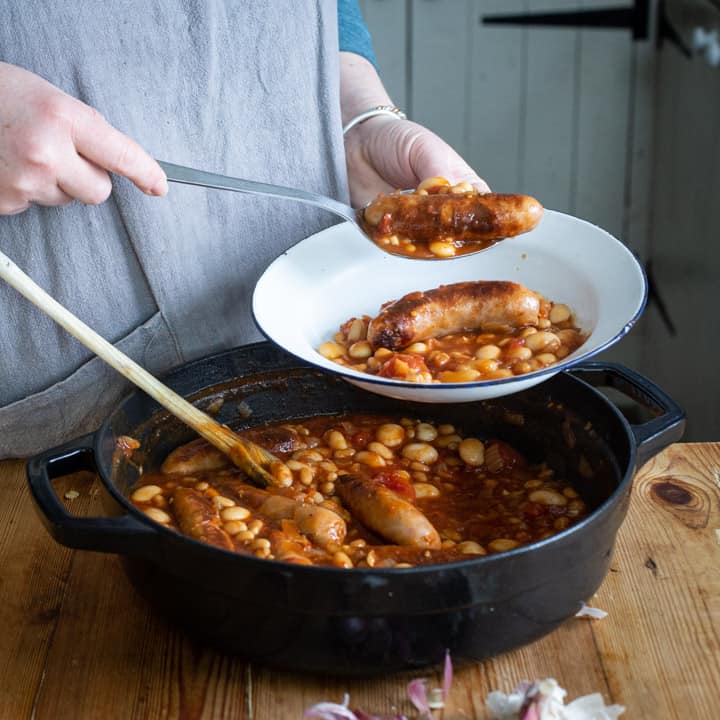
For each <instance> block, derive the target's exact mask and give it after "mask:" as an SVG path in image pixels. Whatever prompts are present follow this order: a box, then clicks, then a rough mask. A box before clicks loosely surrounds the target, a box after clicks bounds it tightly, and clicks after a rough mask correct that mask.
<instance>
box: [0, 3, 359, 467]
mask: <svg viewBox="0 0 720 720" xmlns="http://www.w3.org/2000/svg"><path fill="white" fill-rule="evenodd" d="M0 9H1V10H0V15H1V16H2V18H3V21H2V23H0V60H3V61H5V62H8V63H11V64H15V65H18V66H21V67H23V68H25V69H27V70H30V71H32V72H35V73H37V74H39V75H41V76H42V77H44V78H45V79H46V80H48V81H49V82H51V83H53V84H54V85H56V86H57V87H59V88H61V89H62V90H64V91H65V92H67V93H69V94H71V95H73V96H75V97H78V98H80V99H81V100H83V101H84V102H86V103H88V104H89V105H92V106H93V107H95V108H97V109H98V110H99V111H100V112H101V113H102V114H103V115H104V116H105V117H106V118H107V119H108V121H109V122H110V123H112V124H113V125H114V126H115V127H117V128H118V129H120V130H121V131H122V132H124V133H126V134H128V135H129V136H130V137H132V138H134V139H136V140H137V141H138V142H139V143H140V144H141V145H142V146H143V147H144V148H146V149H147V150H148V152H150V153H151V154H152V155H154V156H155V157H158V158H161V159H165V160H169V161H171V162H176V163H180V164H186V165H191V166H195V167H198V168H202V169H208V170H212V171H216V172H221V173H226V174H231V175H236V176H240V177H247V178H252V179H257V180H262V181H266V182H274V183H279V184H284V185H290V186H297V187H303V188H307V189H309V190H314V191H317V192H321V193H325V194H328V195H332V196H335V197H338V198H345V199H346V198H347V183H346V178H345V163H344V154H343V147H342V134H341V129H340V128H341V123H340V107H339V92H338V67H337V63H338V49H337V42H338V40H337V9H336V0H242V1H241V0H228V1H226V2H221V1H220V0H197V1H193V0H183V1H178V0H118V2H112V3H106V2H87V0H65V1H64V2H59V3H48V2H46V1H45V0H24V1H23V2H16V1H13V0H0ZM333 222H334V219H333V218H332V217H331V216H328V215H327V214H325V213H322V212H321V211H315V210H314V209H311V208H307V207H304V206H300V205H297V204H295V203H291V202H285V201H282V200H267V199H265V198H257V197H250V196H243V195H237V194H234V193H223V192H220V191H213V190H207V191H206V190H203V189H198V188H191V187H186V186H178V185H171V186H170V194H169V195H168V197H167V198H163V199H158V198H149V197H146V196H144V195H142V193H140V192H139V191H138V190H137V189H136V188H134V186H132V185H131V184H130V183H129V182H128V181H126V180H125V179H124V178H117V177H115V178H113V193H112V195H111V197H110V199H109V200H108V201H107V202H106V203H104V204H103V205H100V206H97V207H86V206H83V205H81V204H79V203H73V204H72V205H70V206H68V207H64V208H42V207H33V208H31V209H29V210H28V211H26V212H24V213H22V214H20V215H17V216H12V217H0V248H1V249H2V250H3V251H4V252H5V253H6V254H8V255H9V256H10V257H11V258H12V259H13V260H14V261H15V262H16V263H17V264H18V265H19V266H20V267H21V268H22V269H24V270H25V271H26V272H28V273H29V274H30V275H31V276H32V277H33V278H34V279H35V280H36V281H37V282H38V283H39V284H40V285H41V286H42V287H43V288H45V289H46V290H47V291H48V292H49V293H50V294H51V295H53V296H54V297H56V298H57V299H58V300H59V301H60V302H61V303H63V304H64V305H66V306H67V307H68V308H70V310H71V311H73V312H74V313H76V314H77V315H78V316H80V317H81V318H82V319H83V320H84V321H85V322H87V323H88V324H89V325H90V326H91V327H93V328H94V329H95V330H97V331H98V332H99V333H101V334H102V335H104V336H105V337H106V338H107V339H109V340H110V341H112V342H113V343H115V344H116V345H117V347H119V348H120V349H121V350H123V351H124V352H126V353H128V354H129V355H130V356H131V357H133V358H134V359H135V360H137V361H138V362H139V363H141V364H142V365H144V366H145V367H147V368H148V369H149V370H150V371H151V372H154V373H160V372H162V371H164V370H166V369H168V368H169V367H171V366H174V365H177V364H179V363H182V362H186V361H189V360H191V359H194V358H197V357H200V356H203V355H207V354H209V353H212V352H215V351H218V350H221V349H225V348H228V347H232V346H235V345H239V344H242V343H245V342H249V341H253V340H256V339H259V337H260V334H259V332H258V330H257V328H256V327H255V325H254V323H253V321H252V318H251V313H250V301H251V295H252V291H253V288H254V285H255V282H256V280H257V278H258V277H259V275H260V274H261V273H262V271H263V270H264V269H265V267H267V265H268V264H269V263H270V262H271V261H272V260H273V258H275V257H276V256H277V255H278V254H280V253H281V252H283V251H284V250H286V249H287V248H288V247H289V246H291V245H292V244H294V243H295V242H297V241H298V240H300V239H302V238H303V237H305V236H307V235H309V234H311V233H313V232H316V231H318V230H320V229H322V228H323V227H326V226H327V225H329V224H331V223H333ZM278 300H279V301H281V302H292V299H291V298H279V299H278ZM128 389H129V386H128V383H127V381H125V380H124V379H123V378H121V377H120V376H119V375H117V374H116V373H115V371H113V370H111V369H110V368H109V367H107V366H106V365H105V364H104V363H103V362H102V361H101V360H100V359H98V358H95V357H93V356H91V354H90V353H89V351H87V350H86V349H85V348H84V347H83V346H82V345H81V344H80V343H79V342H78V341H76V340H75V339H74V338H72V337H71V336H70V335H68V334H67V333H65V331H64V330H62V329H61V328H59V327H58V326H56V325H55V324H54V323H53V322H52V321H51V320H49V319H48V318H46V317H45V316H44V315H43V314H42V313H41V312H40V311H39V310H37V309H36V308H34V307H33V306H31V305H30V304H29V303H28V302H27V301H26V300H25V299H24V298H22V297H21V296H20V295H19V294H18V293H17V292H15V291H14V290H12V289H11V288H9V287H8V286H7V285H5V284H4V283H2V282H0V458H7V457H23V456H27V455H29V454H32V453H35V452H38V451H40V450H42V449H45V448H48V447H50V446H52V445H55V444H58V443H60V442H64V441H66V440H68V439H70V438H72V437H74V436H77V435H79V434H81V433H84V432H87V431H91V430H94V429H95V428H96V427H97V426H98V425H99V424H100V422H101V421H102V419H103V418H104V417H105V416H106V415H107V413H108V412H109V410H110V409H111V408H112V407H113V405H115V404H116V402H117V401H118V399H119V398H120V397H121V396H122V395H124V394H125V393H126V392H127V391H128Z"/></svg>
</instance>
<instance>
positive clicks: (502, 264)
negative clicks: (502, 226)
mask: <svg viewBox="0 0 720 720" xmlns="http://www.w3.org/2000/svg"><path fill="white" fill-rule="evenodd" d="M464 280H512V281H515V282H519V283H521V284H523V285H525V286H526V287H528V288H530V289H531V290H536V291H537V292H539V293H541V294H542V295H544V296H545V297H546V298H548V299H549V300H552V301H554V302H557V303H565V304H567V305H569V306H570V307H571V308H572V310H573V311H574V313H575V317H576V319H577V321H578V325H579V326H580V327H581V328H582V329H583V330H585V331H586V332H588V333H589V337H588V339H587V340H586V341H585V343H584V344H583V345H582V346H581V347H579V348H578V349H577V350H576V351H575V352H574V353H572V354H571V355H568V357H566V358H564V359H563V360H562V361H561V362H559V363H557V364H556V365H553V366H551V367H548V368H544V369H543V370H539V371H537V372H533V373H528V374H527V375H520V376H517V377H512V378H506V379H502V380H486V381H479V382H469V383H434V384H418V383H409V382H403V381H400V380H391V379H388V378H380V377H376V376H373V375H367V374H365V373H360V372H356V371H354V370H350V369H349V368H346V367H343V366H342V365H337V364H336V363H334V362H332V360H328V359H326V358H324V357H323V356H322V355H320V353H318V352H317V349H316V348H317V347H318V346H319V345H320V344H321V343H323V342H325V341H326V340H331V339H332V337H333V335H334V334H335V333H336V332H337V331H338V328H339V327H340V325H341V324H342V323H344V322H345V321H346V320H348V319H349V318H351V317H357V316H360V315H363V314H365V315H370V316H371V317H373V316H375V315H377V314H378V312H379V309H380V306H381V305H382V304H383V303H385V302H387V301H388V300H396V299H397V298H399V297H401V296H403V295H405V294H406V293H409V292H412V291H415V290H429V289H431V288H435V287H437V286H438V285H443V284H445V285H447V284H449V283H454V282H460V281H464ZM646 298H647V282H646V279H645V275H644V273H643V270H642V267H641V266H640V264H639V263H638V261H637V259H636V258H635V256H634V255H633V254H632V253H631V252H630V251H629V250H628V249H627V248H626V247H625V245H623V244H622V243H621V242H620V241H618V240H616V239H615V238H614V237H613V236H612V235H610V234H608V233H607V232H605V231H604V230H601V229H600V228H599V227H596V226H595V225H592V224H591V223H588V222H585V221H584V220H579V219H578V218H574V217H572V216H570V215H565V214H563V213H559V212H554V211H552V210H546V211H545V214H544V216H543V219H542V221H541V222H540V224H539V225H538V226H537V227H536V228H535V229H534V230H533V231H531V232H529V233H526V234H525V235H520V236H518V237H515V238H510V239H508V240H504V241H503V242H501V243H498V244H497V245H495V246H494V247H493V248H491V249H489V250H487V251H485V252H481V253H478V254H476V255H466V256H461V257H458V258H454V259H451V260H442V261H426V260H411V259H405V258H402V257H397V256H394V255H388V254H387V253H385V252H383V251H382V250H380V249H378V248H376V247H375V246H374V245H373V244H372V243H370V242H368V240H367V239H366V238H364V237H363V236H362V235H361V234H360V233H359V232H358V231H357V229H355V228H354V227H353V226H352V225H350V224H349V223H343V224H340V225H335V226H333V227H331V228H328V229H327V230H324V231H322V232H320V233H317V234H316V235H312V236H310V237H309V238H306V239H305V240H303V241H301V242H300V243H298V244H297V245H295V246H294V247H292V248H291V249H290V250H288V251H287V252H286V253H284V254H283V255H281V256H280V257H278V258H277V259H276V260H275V261H274V262H273V263H272V264H271V265H270V266H269V267H268V269H267V270H266V271H265V273H264V274H263V275H262V277H261V278H260V280H259V281H258V283H257V286H256V288H255V293H254V295H253V313H254V315H255V320H256V322H257V324H258V326H259V327H260V329H261V330H262V332H263V333H264V334H265V335H267V337H268V338H269V339H270V340H272V341H273V342H275V343H277V344H278V345H279V346H280V347H282V348H284V349H285V350H287V351H288V352H289V353H291V354H293V355H295V356H296V357H298V358H301V359H303V360H305V361H307V362H309V363H311V364H313V365H315V366H317V367H318V368H322V369H323V370H327V371H328V372H331V373H335V374H337V375H341V376H342V377H343V378H345V379H346V380H347V381H348V382H351V383H353V384H355V385H357V386H359V387H361V388H364V389H365V390H369V391H370V392H374V393H378V394H380V395H387V396H389V397H393V398H400V399H404V400H415V401H419V402H430V403H432V402H438V403H439V402H442V403H446V402H469V401H474V400H483V399H487V398H493V397H499V396H501V395H509V394H511V393H515V392H519V391H520V390H525V389H526V388H529V387H532V386H533V385H536V384H537V383H540V382H542V381H543V380H546V379H547V378H549V377H550V376H551V375H554V374H555V373H557V372H559V371H560V370H563V369H565V368H568V367H571V366H572V365H575V364H576V363H578V362H580V361H582V360H587V359H588V358H589V357H591V356H593V355H595V354H596V353H598V352H600V351H601V350H604V349H605V348H607V347H609V346H610V345H612V344H613V343H615V342H617V341H618V340H619V339H620V338H622V337H623V335H625V333H627V332H628V330H629V329H630V328H631V327H632V325H633V324H634V323H635V321H636V320H637V319H638V317H639V316H640V314H641V313H642V311H643V308H644V307H645V301H646Z"/></svg>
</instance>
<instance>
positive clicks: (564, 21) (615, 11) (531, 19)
mask: <svg viewBox="0 0 720 720" xmlns="http://www.w3.org/2000/svg"><path fill="white" fill-rule="evenodd" d="M711 2H713V3H714V4H715V5H717V6H719V7H720V0H711ZM480 24H481V25H517V26H531V27H543V26H544V27H564V28H576V29H577V28H595V29H605V30H608V29H609V30H613V29H615V30H630V31H631V32H632V37H633V40H647V39H648V37H649V35H650V0H635V2H634V3H633V6H632V7H610V8H595V9H592V10H567V11H557V12H546V13H524V14H520V15H488V16H485V17H482V16H481V17H480ZM664 41H667V42H669V43H671V44H672V45H675V47H677V48H678V50H680V52H681V53H682V54H683V55H685V57H688V58H690V57H692V51H691V50H690V48H689V47H688V46H687V44H686V43H685V42H684V41H683V39H682V38H681V37H680V34H679V33H678V32H677V30H676V29H675V28H674V27H673V25H672V23H671V22H670V19H669V18H668V13H667V9H666V4H665V0H659V1H658V22H657V37H656V44H657V46H658V47H662V45H663V42H664Z"/></svg>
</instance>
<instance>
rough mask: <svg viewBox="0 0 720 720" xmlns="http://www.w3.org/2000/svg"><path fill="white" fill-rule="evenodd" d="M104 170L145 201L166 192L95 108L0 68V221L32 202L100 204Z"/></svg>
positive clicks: (144, 158) (154, 171)
mask: <svg viewBox="0 0 720 720" xmlns="http://www.w3.org/2000/svg"><path fill="white" fill-rule="evenodd" d="M108 172H113V173H117V174H118V175H124V176H125V177H127V178H128V179H129V180H131V181H132V182H133V183H135V185H137V187H138V188H140V190H142V191H143V192H144V193H146V194H148V195H164V194H165V193H166V192H167V180H166V178H165V173H163V171H162V169H161V168H160V166H159V165H158V164H157V163H156V162H155V161H154V160H153V159H152V158H151V157H150V156H149V155H148V154H147V153H146V152H145V151H144V150H143V149H142V148H141V147H140V146H139V145H138V144H137V143H136V142H135V141H133V140H131V139H130V138H129V137H127V136H126V135H123V134H122V133H121V132H119V131H118V130H116V129H115V128H114V127H112V126H111V125H110V124H109V123H108V122H107V121H106V120H105V119H104V118H103V117H102V115H100V113H99V112H98V111H97V110H95V109H93V108H91V107H89V106H88V105H86V104H85V103H83V102H81V101H80V100H77V99H75V98H73V97H71V96H70V95H67V94H66V93H64V92H62V91H61V90H59V89H58V88H56V87H55V86H54V85H51V84H50V83H49V82H47V81H45V80H43V79H42V78H41V77H39V76H37V75H35V74H33V73H31V72H28V71H27V70H23V69H22V68H19V67H16V66H14V65H9V64H8V63H2V62H0V215H14V214H16V213H20V212H23V211H24V210H26V209H27V208H28V207H30V205H32V204H33V203H35V204H38V205H66V204H68V203H70V202H72V201H73V200H80V201H81V202H84V203H88V204H90V205H95V204H98V203H101V202H103V201H105V200H106V199H107V197H108V195H109V194H110V191H111V190H112V185H111V182H110V177H109V175H108Z"/></svg>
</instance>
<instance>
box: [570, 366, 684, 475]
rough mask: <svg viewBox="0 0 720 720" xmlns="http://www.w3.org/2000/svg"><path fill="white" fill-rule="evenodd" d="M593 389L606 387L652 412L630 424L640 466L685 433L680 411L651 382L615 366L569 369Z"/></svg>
mask: <svg viewBox="0 0 720 720" xmlns="http://www.w3.org/2000/svg"><path fill="white" fill-rule="evenodd" d="M571 372H572V374H573V375H578V376H579V377H580V379H581V380H584V381H585V382H587V383H589V384H590V385H592V386H593V387H610V388H613V389H614V390H617V391H619V392H621V393H623V395H626V396H627V397H629V398H631V399H632V400H635V402H637V403H639V404H640V405H642V406H643V407H645V408H647V409H648V410H650V411H652V412H653V413H655V415H656V417H654V418H652V419H651V420H648V421H647V422H644V423H641V424H639V425H634V424H632V423H630V429H631V430H632V433H633V435H634V436H635V442H636V444H637V466H638V467H640V466H641V465H643V464H644V463H645V462H646V461H648V460H649V459H650V458H651V457H653V456H654V455H657V454H658V453H659V452H660V451H661V450H662V449H663V448H665V447H667V446H668V445H670V444H672V443H674V442H677V441H678V440H680V439H681V438H682V436H683V433H684V431H685V412H684V410H683V409H682V408H681V407H680V406H679V405H678V404H677V403H676V402H675V401H674V400H673V399H672V398H671V397H670V396H669V395H668V394H667V393H666V392H665V391H664V390H661V389H660V388H659V387H658V386H657V385H656V384H655V383H654V382H652V380H649V379H648V378H646V377H645V376H644V375H641V374H640V373H638V372H635V371H634V370H630V368H627V367H625V366H624V365H620V364H618V363H609V362H587V363H581V364H580V365H577V366H576V367H574V368H572V370H571Z"/></svg>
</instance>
